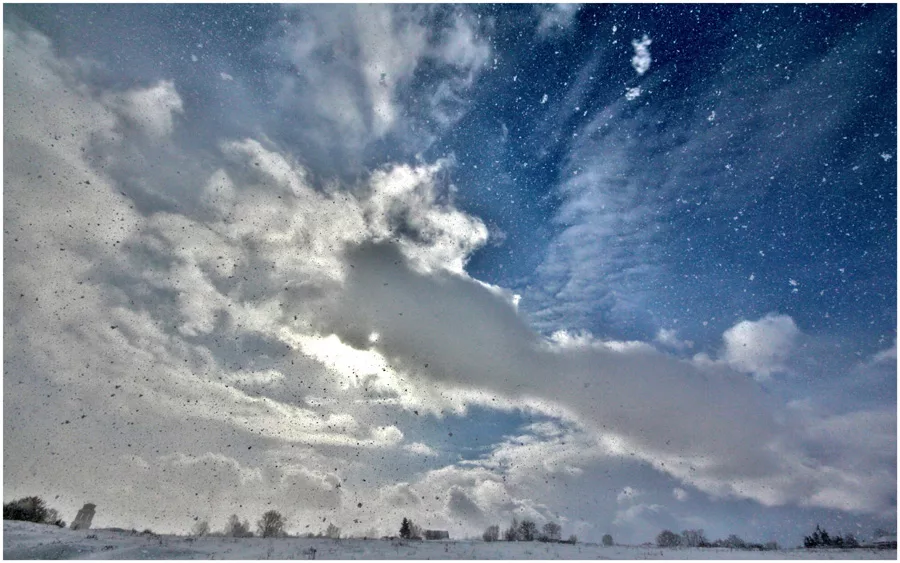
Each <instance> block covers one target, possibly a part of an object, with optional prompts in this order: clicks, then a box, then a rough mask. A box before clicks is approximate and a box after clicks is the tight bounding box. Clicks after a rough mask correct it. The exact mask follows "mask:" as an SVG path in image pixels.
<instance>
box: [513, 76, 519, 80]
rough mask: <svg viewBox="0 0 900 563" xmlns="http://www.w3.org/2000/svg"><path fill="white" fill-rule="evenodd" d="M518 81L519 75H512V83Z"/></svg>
mask: <svg viewBox="0 0 900 563" xmlns="http://www.w3.org/2000/svg"><path fill="white" fill-rule="evenodd" d="M518 79H519V75H518V74H514V75H513V82H515V81H516V80H518Z"/></svg>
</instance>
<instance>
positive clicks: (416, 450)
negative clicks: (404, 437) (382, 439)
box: [403, 442, 437, 456]
mask: <svg viewBox="0 0 900 563" xmlns="http://www.w3.org/2000/svg"><path fill="white" fill-rule="evenodd" d="M403 449H404V450H406V451H408V452H409V453H412V454H415V455H424V456H435V455H437V452H436V451H434V449H433V448H432V447H431V446H429V445H428V444H423V443H422V442H413V443H411V444H406V445H405V446H403Z"/></svg>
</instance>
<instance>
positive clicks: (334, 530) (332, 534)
mask: <svg viewBox="0 0 900 563" xmlns="http://www.w3.org/2000/svg"><path fill="white" fill-rule="evenodd" d="M325 537H326V538H330V539H333V540H339V539H341V529H340V528H338V527H337V526H335V525H334V524H330V523H329V524H328V528H326V529H325Z"/></svg>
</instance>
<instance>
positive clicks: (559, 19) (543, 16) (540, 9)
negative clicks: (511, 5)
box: [535, 4, 581, 37]
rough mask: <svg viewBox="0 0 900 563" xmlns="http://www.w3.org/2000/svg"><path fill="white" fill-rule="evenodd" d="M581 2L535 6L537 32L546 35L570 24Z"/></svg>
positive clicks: (562, 29) (564, 28) (563, 28)
mask: <svg viewBox="0 0 900 563" xmlns="http://www.w3.org/2000/svg"><path fill="white" fill-rule="evenodd" d="M580 9H581V4H553V5H551V6H547V5H540V6H535V10H536V11H537V13H538V17H539V20H538V26H537V34H538V35H540V36H542V37H546V36H548V35H553V34H554V33H558V32H561V31H564V30H566V29H568V28H570V27H571V26H572V24H573V23H574V21H575V17H576V16H577V15H578V10H580Z"/></svg>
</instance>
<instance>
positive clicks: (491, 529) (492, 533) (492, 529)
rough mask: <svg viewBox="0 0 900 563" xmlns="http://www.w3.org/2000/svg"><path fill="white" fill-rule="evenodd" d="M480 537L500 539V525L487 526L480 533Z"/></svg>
mask: <svg viewBox="0 0 900 563" xmlns="http://www.w3.org/2000/svg"><path fill="white" fill-rule="evenodd" d="M481 539H483V540H484V541H497V540H499V539H500V526H488V527H487V529H486V530H485V531H484V533H483V534H481Z"/></svg>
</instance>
